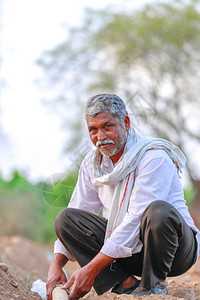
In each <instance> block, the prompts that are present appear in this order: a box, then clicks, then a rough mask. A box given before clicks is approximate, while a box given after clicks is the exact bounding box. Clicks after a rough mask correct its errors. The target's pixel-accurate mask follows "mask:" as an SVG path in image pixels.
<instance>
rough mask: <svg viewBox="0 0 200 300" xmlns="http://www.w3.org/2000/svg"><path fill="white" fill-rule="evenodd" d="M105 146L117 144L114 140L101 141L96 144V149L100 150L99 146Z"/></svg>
mask: <svg viewBox="0 0 200 300" xmlns="http://www.w3.org/2000/svg"><path fill="white" fill-rule="evenodd" d="M105 144H115V143H114V142H113V140H110V139H105V140H103V141H102V142H101V141H98V142H96V147H97V148H99V146H101V145H105Z"/></svg>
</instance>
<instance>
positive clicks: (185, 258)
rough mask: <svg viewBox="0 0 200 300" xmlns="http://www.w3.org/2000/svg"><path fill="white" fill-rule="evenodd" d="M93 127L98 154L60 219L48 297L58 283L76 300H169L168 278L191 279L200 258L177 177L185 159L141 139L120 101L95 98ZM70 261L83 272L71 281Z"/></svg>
mask: <svg viewBox="0 0 200 300" xmlns="http://www.w3.org/2000/svg"><path fill="white" fill-rule="evenodd" d="M86 121H87V125H88V130H89V135H90V139H91V141H92V143H93V144H94V145H95V146H96V149H95V150H92V151H90V152H89V153H88V154H87V155H86V157H85V159H84V160H83V162H82V165H81V167H80V171H79V177H78V182H77V185H76V188H75V190H74V193H73V195H72V198H71V200H70V204H69V206H68V208H66V209H64V210H62V211H61V212H60V214H59V215H58V216H57V217H56V219H55V231H56V234H57V236H58V240H57V241H56V242H55V249H54V252H55V254H54V258H53V260H52V262H51V264H50V267H49V273H48V282H47V297H48V299H51V293H52V290H53V288H54V287H55V286H56V285H57V284H58V283H61V284H63V285H64V286H63V288H64V289H66V290H68V293H69V299H70V300H75V299H79V298H80V297H82V296H84V295H85V294H86V293H88V292H89V291H90V289H91V287H92V286H94V288H95V290H96V292H97V293H98V294H99V295H101V294H103V293H104V292H106V291H107V290H109V289H111V288H112V290H111V291H112V292H115V293H117V294H122V293H126V294H131V295H137V296H143V295H150V294H158V295H165V294H167V289H166V284H165V280H166V277H167V276H176V275H180V274H182V273H184V272H186V271H187V270H188V269H189V268H190V267H191V266H192V265H193V264H194V263H195V260H196V258H197V256H198V248H199V247H198V244H199V241H200V238H199V236H200V235H199V231H198V229H197V228H196V227H195V226H194V222H193V220H192V218H191V217H190V215H189V212H188V208H187V206H186V204H185V200H184V195H183V190H182V187H181V184H180V181H179V176H178V173H179V172H180V169H181V168H182V167H183V166H184V164H185V157H184V155H183V153H182V152H181V150H180V149H179V148H178V147H176V146H175V145H173V144H172V143H170V142H168V141H165V140H163V139H152V138H144V137H141V136H139V135H138V134H137V133H136V132H135V130H134V129H133V128H131V126H130V119H129V116H128V112H127V110H126V107H125V104H124V102H123V101H122V100H121V99H120V98H119V97H118V96H116V95H114V94H102V95H96V96H94V97H92V98H91V99H89V101H88V103H87V107H86ZM100 211H101V212H102V215H103V217H100V216H99V213H100ZM68 260H72V261H78V263H79V264H80V266H81V269H80V270H78V271H76V272H75V273H74V274H73V275H72V276H71V278H70V279H69V281H68V282H67V279H66V277H65V274H64V272H63V271H62V267H63V266H64V265H65V263H66V262H67V261H68ZM134 275H136V276H139V277H141V281H140V280H138V279H136V278H135V277H134ZM69 288H70V291H69Z"/></svg>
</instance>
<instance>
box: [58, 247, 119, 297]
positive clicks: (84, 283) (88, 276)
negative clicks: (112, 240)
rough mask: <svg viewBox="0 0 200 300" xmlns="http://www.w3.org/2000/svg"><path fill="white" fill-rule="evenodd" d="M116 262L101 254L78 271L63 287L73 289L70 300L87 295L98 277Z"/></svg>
mask: <svg viewBox="0 0 200 300" xmlns="http://www.w3.org/2000/svg"><path fill="white" fill-rule="evenodd" d="M114 260H115V258H112V257H109V256H107V255H105V254H103V253H101V252H99V253H98V254H97V255H96V256H95V257H94V258H93V259H92V260H91V262H89V263H88V264H87V265H86V266H84V267H82V268H81V269H80V270H78V271H76V272H75V273H74V274H73V275H72V276H71V278H70V280H69V281H68V282H67V283H66V284H65V285H64V286H63V287H62V288H63V289H64V290H68V289H69V288H70V287H72V288H71V291H70V295H69V300H77V299H80V298H81V297H83V296H84V295H85V294H87V293H88V292H89V291H90V289H91V288H92V286H93V284H94V280H95V278H96V276H97V275H98V274H99V273H100V272H101V271H102V270H103V269H104V268H105V267H107V266H108V265H109V264H110V263H111V262H113V261H114Z"/></svg>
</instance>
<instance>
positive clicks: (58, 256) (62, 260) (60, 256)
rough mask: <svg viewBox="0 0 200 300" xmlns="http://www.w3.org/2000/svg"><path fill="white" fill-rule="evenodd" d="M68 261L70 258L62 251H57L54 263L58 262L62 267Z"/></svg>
mask: <svg viewBox="0 0 200 300" xmlns="http://www.w3.org/2000/svg"><path fill="white" fill-rule="evenodd" d="M67 262H68V258H67V257H66V256H65V255H64V254H62V253H55V254H54V256H53V259H52V263H56V264H58V265H59V266H60V267H61V268H62V267H63V266H64V265H65V264H66V263H67Z"/></svg>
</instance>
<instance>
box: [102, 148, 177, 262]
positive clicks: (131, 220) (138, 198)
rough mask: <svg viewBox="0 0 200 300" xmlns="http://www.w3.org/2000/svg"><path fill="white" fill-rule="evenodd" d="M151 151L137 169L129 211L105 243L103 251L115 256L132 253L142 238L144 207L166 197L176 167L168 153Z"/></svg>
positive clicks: (127, 255)
mask: <svg viewBox="0 0 200 300" xmlns="http://www.w3.org/2000/svg"><path fill="white" fill-rule="evenodd" d="M154 151H155V150H154ZM156 151H159V150H156ZM150 152H151V151H148V152H146V154H145V156H144V158H143V159H142V160H141V162H140V163H139V165H138V167H137V169H136V171H135V184H134V188H133V192H132V195H131V199H130V204H129V208H128V212H127V213H126V215H125V217H124V219H123V221H122V223H121V224H120V225H119V226H118V227H117V228H116V229H115V230H114V231H113V233H112V235H111V237H110V238H108V239H107V240H106V242H105V244H104V246H103V247H102V249H101V252H102V253H104V254H105V255H108V256H110V257H113V258H119V257H129V256H131V255H132V253H133V251H134V249H135V247H136V246H137V244H138V242H139V232H140V223H141V216H142V214H143V212H144V210H145V209H146V208H147V206H148V205H149V204H150V203H151V202H153V201H156V200H164V201H165V200H167V196H168V194H169V191H170V187H171V184H172V180H173V176H174V172H176V167H175V165H174V163H173V162H172V161H171V159H170V158H169V157H168V156H167V154H166V155H165V153H164V155H161V157H153V158H152V155H151V153H150Z"/></svg>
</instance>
